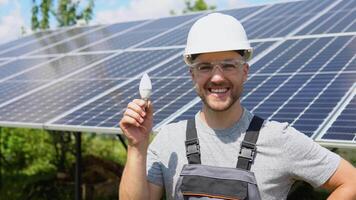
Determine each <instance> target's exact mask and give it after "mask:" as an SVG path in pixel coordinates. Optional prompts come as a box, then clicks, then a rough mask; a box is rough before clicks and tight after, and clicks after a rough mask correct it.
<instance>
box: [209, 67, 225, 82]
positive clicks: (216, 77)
mask: <svg viewBox="0 0 356 200" xmlns="http://www.w3.org/2000/svg"><path fill="white" fill-rule="evenodd" d="M210 81H211V82H220V81H224V72H223V70H222V68H221V67H220V66H217V65H215V66H214V69H213V71H212V72H211V79H210Z"/></svg>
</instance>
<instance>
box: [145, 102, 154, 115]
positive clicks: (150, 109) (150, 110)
mask: <svg viewBox="0 0 356 200" xmlns="http://www.w3.org/2000/svg"><path fill="white" fill-rule="evenodd" d="M146 114H147V116H152V115H153V104H152V101H148V102H147V106H146Z"/></svg>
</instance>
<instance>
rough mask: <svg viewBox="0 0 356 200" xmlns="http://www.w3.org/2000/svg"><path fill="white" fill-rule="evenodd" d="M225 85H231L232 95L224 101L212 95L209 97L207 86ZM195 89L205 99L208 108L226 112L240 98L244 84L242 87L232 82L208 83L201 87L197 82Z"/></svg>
mask: <svg viewBox="0 0 356 200" xmlns="http://www.w3.org/2000/svg"><path fill="white" fill-rule="evenodd" d="M225 85H229V86H230V87H229V92H230V95H229V96H228V97H227V98H226V99H225V100H224V101H219V100H215V99H212V97H210V98H209V97H208V95H207V91H208V89H207V88H209V87H210V86H225ZM195 91H196V93H197V95H198V96H199V97H200V98H201V100H202V101H203V103H204V105H205V106H206V108H208V109H209V110H212V111H214V112H224V111H226V110H229V109H230V108H231V107H232V106H233V105H234V104H235V103H236V101H238V100H239V99H240V97H241V95H242V93H243V86H242V85H241V86H240V87H232V84H231V83H228V84H213V83H207V84H205V85H204V87H203V88H199V86H198V85H197V84H195Z"/></svg>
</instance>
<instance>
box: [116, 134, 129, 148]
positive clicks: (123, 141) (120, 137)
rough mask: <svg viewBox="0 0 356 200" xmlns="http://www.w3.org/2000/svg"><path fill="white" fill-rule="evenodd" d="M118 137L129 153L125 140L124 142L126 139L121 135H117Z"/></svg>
mask: <svg viewBox="0 0 356 200" xmlns="http://www.w3.org/2000/svg"><path fill="white" fill-rule="evenodd" d="M117 137H118V138H119V140H120V142H121V144H122V145H123V146H124V148H125V149H126V151H127V145H126V143H125V140H124V138H123V137H122V135H121V134H117Z"/></svg>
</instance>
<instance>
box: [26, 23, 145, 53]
mask: <svg viewBox="0 0 356 200" xmlns="http://www.w3.org/2000/svg"><path fill="white" fill-rule="evenodd" d="M141 23H143V21H133V22H126V23H117V24H112V25H110V26H108V27H103V28H101V29H98V30H94V31H93V32H88V33H87V34H85V35H82V36H81V37H76V38H73V39H71V40H68V41H63V42H61V43H59V44H57V45H55V46H51V47H48V48H46V49H43V50H41V51H38V52H35V53H32V54H31V55H45V54H60V53H68V52H71V51H74V50H78V49H80V48H83V47H85V46H87V45H89V44H91V43H94V42H96V41H98V40H102V39H104V38H108V37H110V36H112V35H114V34H115V35H117V34H120V32H123V31H126V30H127V29H129V28H132V27H135V26H137V25H139V24H141Z"/></svg>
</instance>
